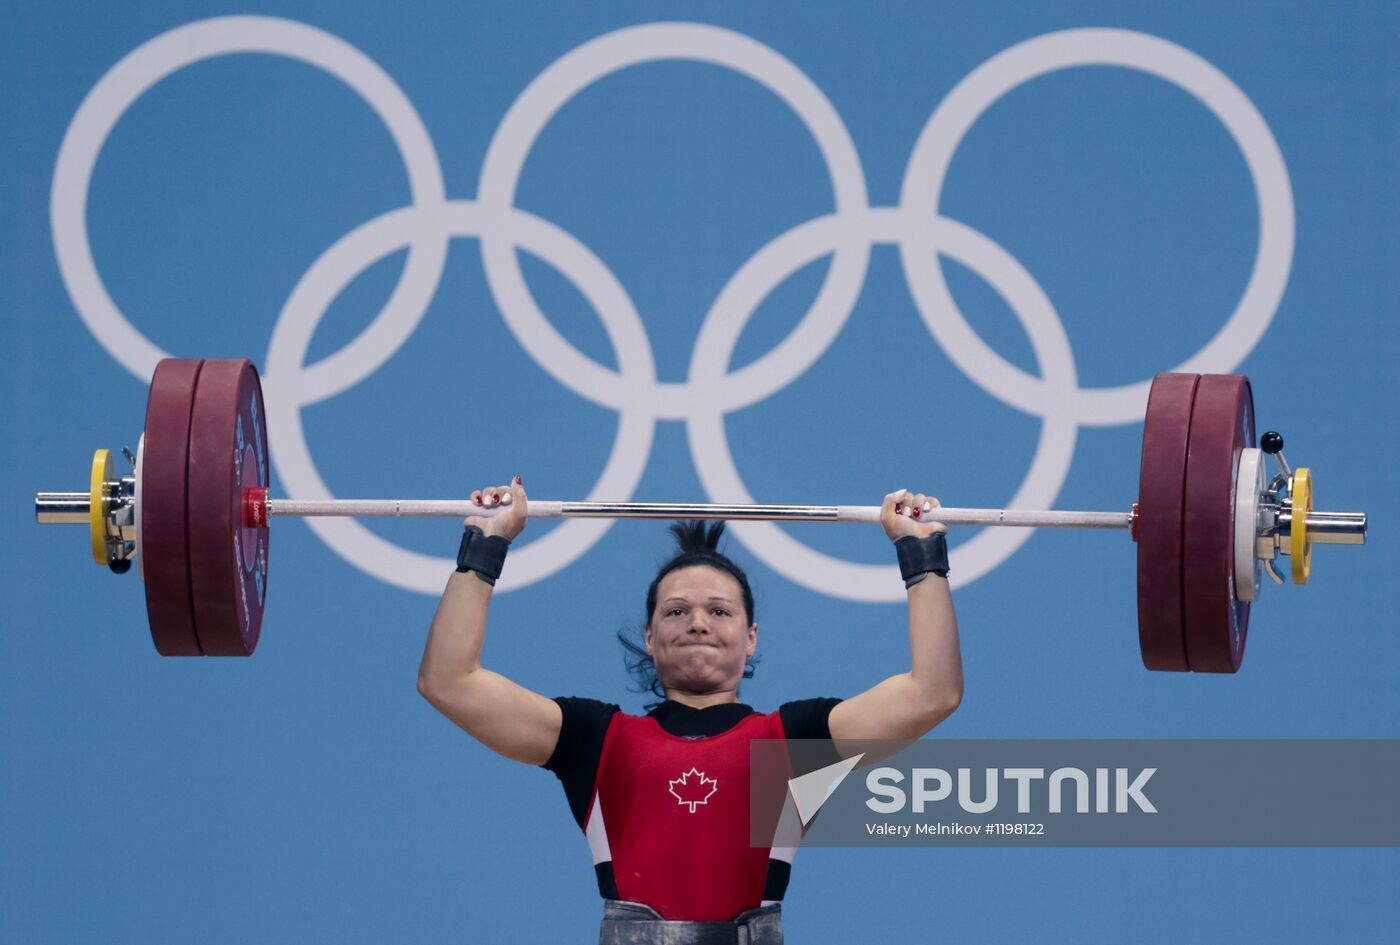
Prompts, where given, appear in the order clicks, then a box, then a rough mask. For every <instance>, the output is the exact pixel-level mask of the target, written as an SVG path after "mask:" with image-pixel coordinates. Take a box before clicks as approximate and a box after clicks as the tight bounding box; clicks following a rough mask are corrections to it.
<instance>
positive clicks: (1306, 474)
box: [1288, 466, 1313, 584]
mask: <svg viewBox="0 0 1400 945" xmlns="http://www.w3.org/2000/svg"><path fill="white" fill-rule="evenodd" d="M1312 507H1313V483H1312V470H1311V469H1309V468H1308V467H1306V466H1299V467H1298V468H1297V469H1296V470H1294V471H1293V521H1292V524H1291V526H1290V530H1289V537H1288V544H1289V552H1290V555H1289V556H1290V557H1291V558H1292V559H1293V583H1294V584H1306V583H1308V572H1310V571H1311V570H1312V542H1311V541H1310V540H1309V539H1308V513H1309V512H1311V511H1312Z"/></svg>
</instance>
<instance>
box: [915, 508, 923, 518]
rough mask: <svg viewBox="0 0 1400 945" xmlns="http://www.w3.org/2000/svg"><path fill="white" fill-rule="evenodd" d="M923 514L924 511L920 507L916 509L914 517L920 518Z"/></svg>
mask: <svg viewBox="0 0 1400 945" xmlns="http://www.w3.org/2000/svg"><path fill="white" fill-rule="evenodd" d="M922 514H923V513H922V512H920V511H919V510H918V509H915V510H914V517H915V518H918V517H919V516H920V515H922Z"/></svg>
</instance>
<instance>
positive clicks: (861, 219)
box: [687, 208, 1078, 601]
mask: <svg viewBox="0 0 1400 945" xmlns="http://www.w3.org/2000/svg"><path fill="white" fill-rule="evenodd" d="M826 220H827V221H828V222H827V224H826V227H825V232H826V233H827V234H828V235H830V236H831V237H832V238H833V239H834V238H835V234H836V232H837V231H838V230H841V231H845V232H848V233H849V232H852V231H858V232H860V233H861V234H862V235H863V236H864V238H865V239H867V240H869V241H871V242H874V241H876V240H881V241H886V242H898V243H900V244H901V245H907V244H908V243H911V242H912V243H917V244H920V245H923V246H925V247H927V248H929V249H930V251H935V250H936V251H941V252H945V253H947V254H948V255H949V256H951V257H952V258H954V259H956V260H957V261H958V262H960V263H962V264H963V265H964V266H967V267H968V268H969V269H971V270H973V271H974V272H977V273H978V274H980V275H981V276H982V277H983V278H984V279H985V280H986V281H987V283H988V284H989V285H991V286H992V287H993V288H995V289H996V290H997V291H998V292H999V293H1000V294H1001V295H1002V297H1003V298H1004V299H1005V300H1006V302H1007V304H1008V305H1009V306H1010V307H1011V309H1012V311H1014V312H1015V313H1016V317H1017V318H1019V319H1020V320H1021V324H1022V325H1023V326H1025V329H1026V334H1027V336H1028V337H1029V338H1030V341H1031V346H1032V348H1033V350H1034V351H1035V355H1036V360H1037V361H1038V363H1039V364H1040V367H1041V370H1042V371H1044V373H1045V376H1046V381H1045V383H1046V385H1047V386H1049V387H1051V388H1052V389H1053V390H1055V391H1056V392H1057V393H1058V392H1065V391H1069V390H1072V389H1075V387H1076V385H1077V378H1076V373H1075V367H1074V358H1073V355H1072V353H1071V351H1070V347H1069V338H1068V337H1067V336H1066V335H1065V332H1064V326H1063V325H1062V324H1061V322H1060V319H1059V316H1058V315H1057V314H1056V313H1055V309H1054V307H1053V306H1052V305H1051V304H1050V300H1049V299H1048V298H1046V297H1045V293H1044V292H1043V291H1041V289H1040V286H1039V285H1037V284H1036V282H1035V280H1034V279H1032V278H1031V276H1030V274H1029V273H1027V272H1026V271H1025V270H1024V269H1023V268H1021V266H1020V264H1019V263H1017V262H1016V260H1015V259H1014V258H1013V257H1012V256H1011V255H1010V254H1009V253H1007V252H1006V251H1005V250H1004V249H1002V248H1001V247H1000V246H998V245H997V244H995V243H993V242H992V241H991V240H990V239H988V238H987V237H985V236H983V235H982V234H980V233H978V232H976V231H975V230H973V229H971V228H969V227H967V226H965V225H963V224H961V223H958V222H956V221H954V220H948V219H946V218H942V217H940V218H938V219H937V220H934V221H926V220H921V219H919V218H918V217H915V216H913V215H911V214H908V213H904V212H901V211H896V210H889V209H883V208H875V209H871V210H870V211H869V212H868V213H866V214H863V215H860V216H856V215H846V216H842V217H839V218H838V217H828V218H826ZM815 232H823V231H822V230H821V229H818V230H816V231H815ZM808 245H809V248H811V249H813V250H814V251H816V252H817V253H818V254H820V247H819V246H818V245H817V243H816V241H815V240H812V241H810V242H809V244H808ZM814 258H815V257H814ZM810 261H811V260H810V259H806V258H803V257H802V256H801V255H797V254H794V255H792V256H791V257H790V258H789V260H788V262H789V264H790V265H792V266H793V269H792V271H796V270H797V269H799V268H801V267H802V266H804V265H806V264H807V263H808V262H810ZM789 275H790V272H786V271H772V272H770V273H768V278H769V279H770V280H771V283H772V286H776V285H778V284H780V283H781V282H782V281H783V280H784V279H786V278H788V276H789ZM772 286H770V288H771V287H772ZM762 294H766V293H758V296H759V297H761V295H762ZM752 312H753V309H752V308H750V309H749V314H752ZM746 320H747V317H745V318H744V319H742V320H741V319H728V320H726V321H725V322H724V327H725V330H726V335H725V337H718V335H717V337H716V339H715V341H714V342H713V346H712V347H710V348H707V349H706V351H707V353H709V354H710V356H712V357H717V356H718V355H720V354H721V353H725V352H729V351H732V350H733V343H734V339H737V338H738V336H739V334H740V333H741V332H742V331H743V327H744V323H745V321H746ZM724 367H725V365H723V364H721V363H718V362H715V361H702V362H700V363H698V364H695V365H694V366H693V371H694V373H693V375H692V378H693V379H694V377H696V376H702V377H706V378H708V377H711V376H713V375H715V374H717V373H719V372H721V371H723V370H724ZM1077 431H1078V425H1077V424H1076V423H1075V421H1074V419H1073V418H1072V417H1069V416H1067V415H1065V414H1046V415H1045V421H1044V426H1043V427H1042V429H1041V435H1040V443H1039V445H1038V446H1037V448H1036V452H1035V457H1034V458H1033V459H1032V461H1031V468H1030V470H1029V471H1028V472H1027V474H1026V478H1025V480H1024V481H1023V482H1022V484H1021V488H1020V489H1019V490H1017V492H1016V495H1015V496H1014V497H1013V498H1012V499H1011V501H1010V502H1009V503H1008V505H1009V506H1011V507H1015V508H1026V509H1047V508H1050V507H1051V505H1052V504H1053V503H1054V501H1055V497H1056V496H1057V495H1058V494H1059V490H1060V487H1061V485H1062V484H1063V483H1064V481H1065V476H1066V475H1068V473H1069V467H1070V462H1071V460H1072V459H1073V457H1074V443H1075V437H1076V433H1077ZM687 432H688V434H689V438H690V453H691V457H692V459H693V461H694V463H695V468H696V470H697V471H698V472H699V473H700V481H701V484H702V485H704V487H705V491H706V492H707V493H708V494H709V495H710V497H711V500H712V501H717V502H735V503H750V502H753V501H754V500H753V498H752V496H751V495H750V493H749V491H748V489H747V488H746V487H745V486H744V484H743V481H742V479H741V478H740V476H739V471H738V468H737V466H736V465H735V463H734V456H733V454H732V453H731V452H730V449H729V440H728V437H727V436H726V435H725V431H724V418H723V413H722V412H721V411H720V410H715V409H712V410H709V411H707V412H705V413H700V412H699V408H697V412H696V413H695V414H692V416H691V418H690V422H689V424H688V425H687ZM905 491H908V490H905ZM732 527H733V529H734V533H735V535H737V536H738V537H739V539H740V540H741V541H742V542H743V543H744V544H745V546H747V547H748V548H749V549H750V550H751V551H753V553H754V554H756V555H757V556H758V557H759V558H760V559H762V560H763V562H764V563H765V564H767V565H768V566H769V567H771V568H773V569H774V570H776V571H778V572H779V573H780V574H782V575H783V576H784V577H786V578H788V579H789V580H791V581H793V582H795V583H797V584H800V585H802V586H803V587H807V588H810V589H811V590H814V591H819V592H820V593H823V594H829V595H831V596H833V597H842V598H846V599H848V600H860V601H897V600H902V599H903V598H904V594H905V592H904V585H903V582H902V581H900V580H899V569H898V568H897V567H895V566H894V565H869V564H856V563H853V562H850V561H844V560H842V559H840V558H834V557H831V556H829V555H825V554H822V553H821V552H818V551H814V550H813V549H811V548H809V547H807V546H806V545H804V544H802V543H801V542H799V541H797V540H796V539H795V538H793V537H792V536H790V535H789V534H787V532H785V531H783V530H782V529H781V528H779V527H778V526H777V525H776V524H774V523H771V522H735V523H733V525H732ZM1032 531H1033V530H1032V529H1028V528H987V529H983V530H982V531H981V532H980V533H978V534H977V535H976V536H975V537H973V538H972V539H970V540H968V541H966V542H964V543H963V544H961V545H959V546H958V547H957V548H955V549H953V550H952V552H951V553H950V554H949V579H950V582H951V583H952V584H953V586H954V587H957V586H961V585H966V584H968V583H970V582H972V581H975V580H977V579H978V578H979V577H981V576H982V575H984V574H986V573H987V572H989V571H991V570H992V569H993V568H995V567H996V566H997V565H998V564H1000V563H1001V562H1002V561H1004V560H1005V559H1006V558H1007V557H1009V556H1010V555H1011V554H1012V553H1013V552H1014V551H1015V550H1016V549H1017V548H1019V547H1020V546H1021V545H1023V544H1025V542H1026V541H1027V540H1029V539H1030V536H1031V532H1032Z"/></svg>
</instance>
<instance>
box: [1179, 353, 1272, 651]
mask: <svg viewBox="0 0 1400 945" xmlns="http://www.w3.org/2000/svg"><path fill="white" fill-rule="evenodd" d="M1253 445H1254V395H1253V393H1252V392H1251V391H1250V387H1249V378H1247V377H1243V376H1241V375H1238V374H1207V375H1205V376H1203V377H1202V378H1201V383H1200V386H1199V387H1198V388H1197V389H1196V403H1195V404H1194V405H1193V406H1192V408H1191V445H1190V447H1189V449H1188V450H1187V458H1186V510H1185V531H1184V543H1185V551H1186V554H1185V557H1184V558H1183V559H1182V560H1183V566H1182V572H1181V579H1182V603H1183V608H1184V612H1185V617H1186V624H1185V626H1186V658H1187V660H1188V661H1189V662H1190V664H1191V668H1192V669H1193V670H1195V671H1196V672H1198V673H1233V672H1237V671H1238V670H1239V668H1240V661H1241V660H1242V659H1244V642H1245V636H1246V634H1247V632H1248V630H1249V604H1247V603H1245V602H1243V601H1240V600H1237V599H1236V598H1235V552H1234V546H1235V477H1236V475H1238V471H1239V465H1240V450H1242V449H1244V448H1245V447H1249V446H1253Z"/></svg>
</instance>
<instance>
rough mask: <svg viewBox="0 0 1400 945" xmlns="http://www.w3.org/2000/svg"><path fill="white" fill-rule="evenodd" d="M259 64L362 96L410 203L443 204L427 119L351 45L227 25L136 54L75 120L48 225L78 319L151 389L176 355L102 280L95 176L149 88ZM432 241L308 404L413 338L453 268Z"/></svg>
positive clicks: (243, 21) (415, 249) (411, 256)
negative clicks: (262, 56)
mask: <svg viewBox="0 0 1400 945" xmlns="http://www.w3.org/2000/svg"><path fill="white" fill-rule="evenodd" d="M253 52H256V53H270V54H273V55H280V56H286V57H288V58H291V59H298V60H301V61H302V62H306V63H309V64H311V65H313V66H317V67H319V68H321V69H323V70H325V71H326V72H328V73H330V74H331V75H333V76H335V77H336V78H337V79H340V81H342V82H344V83H345V84H346V85H348V86H349V87H350V88H351V89H353V90H355V92H356V93H358V94H359V95H360V97H362V98H363V99H364V100H365V102H366V103H367V104H369V106H370V107H371V108H373V109H374V111H375V113H376V114H377V115H378V116H379V117H380V119H381V120H382V121H383V122H384V124H385V126H386V127H387V128H388V130H389V134H390V135H392V136H393V139H394V144H395V145H396V146H397V147H398V149H399V154H400V155H401V156H402V157H403V161H404V167H405V168H406V169H407V171H408V184H409V191H410V193H411V194H412V196H413V201H414V202H415V203H420V204H435V203H441V202H442V200H443V196H444V192H443V185H442V170H441V168H440V167H439V166H438V160H437V152H436V151H435V150H434V148H433V143H432V139H431V138H429V137H428V131H427V129H426V128H425V127H424V126H423V121H422V119H421V118H419V117H418V113H417V112H416V111H414V109H413V105H412V104H411V103H410V102H409V101H408V98H407V97H406V96H405V95H404V94H403V90H401V89H400V88H399V87H398V86H397V85H395V84H394V80H393V79H391V78H389V76H388V75H387V74H386V73H385V72H384V70H383V69H381V68H380V67H379V66H378V65H377V64H376V63H375V62H374V60H372V59H370V58H369V57H368V56H366V55H365V54H364V53H362V52H360V51H359V50H358V49H356V48H355V47H353V46H351V45H350V44H349V43H347V42H345V41H344V40H343V39H340V38H338V37H336V36H332V35H331V34H330V33H327V32H324V31H323V30H318V29H316V28H315V27H312V26H307V25H306V24H304V23H297V22H294V21H292V20H283V19H278V18H275V17H266V16H223V17H215V18H213V19H208V20H200V21H198V22H195V23H190V24H188V25H186V26H181V27H177V28H176V29H173V30H170V31H169V32H166V33H162V34H161V35H159V36H157V37H156V38H154V39H152V40H150V41H148V42H146V43H143V44H142V45H141V46H138V47H137V48H136V49H134V50H132V51H131V52H130V53H128V54H127V55H126V56H124V57H122V59H121V61H120V62H118V63H117V64H116V65H115V66H113V67H112V68H111V69H109V70H108V71H107V73H106V74H105V75H103V76H102V78H101V79H100V80H98V82H97V84H96V85H95V86H93V88H92V91H90V92H89V93H88V94H87V97H86V98H84V99H83V103H82V105H80V106H79V107H78V111H77V113H76V114H75V115H74V116H73V121H72V122H71V123H70V124H69V126H68V130H67V132H66V133H65V134H64V136H63V143H62V144H61V145H60V146H59V149H58V161H57V163H56V165H55V167H54V180H53V193H52V197H51V202H50V205H49V217H50V225H51V227H52V229H53V241H54V252H55V253H56V255H57V257H58V268H59V274H60V275H61V276H62V278H63V284H64V285H65V286H66V287H67V289H68V295H69V297H70V298H71V299H72V300H73V304H74V306H75V307H76V308H77V310H78V314H79V315H80V316H81V317H82V319H83V321H84V322H85V323H86V324H87V326H88V329H89V330H90V331H91V332H92V333H93V335H94V337H96V338H97V340H98V342H99V343H101V345H102V346H103V347H104V348H106V349H107V351H108V352H109V353H110V354H111V355H112V357H114V358H116V360H117V362H118V363H119V364H121V365H122V366H123V367H125V368H126V369H127V370H128V371H130V372H131V373H132V374H135V375H136V376H137V377H138V378H140V379H141V380H142V381H147V382H148V381H150V379H151V375H152V374H154V373H155V369H156V363H157V362H158V361H160V359H161V358H165V357H168V356H169V355H167V354H166V352H165V351H163V350H161V348H160V347H158V346H157V345H156V344H155V343H154V342H152V341H151V340H150V339H149V338H147V337H146V336H145V335H143V334H141V333H140V332H139V331H137V330H136V328H135V327H134V326H133V325H132V324H131V322H130V321H129V320H128V319H127V317H126V316H125V315H123V314H122V312H121V310H120V309H118V308H117V305H116V303H115V302H114V301H112V297H111V296H110V295H109V294H108V292H107V288H106V286H105V285H103V283H102V277H101V275H100V274H99V273H98V271H97V264H96V262H94V260H93V257H92V245H91V243H90V242H89V240H88V233H87V201H88V188H89V186H90V185H91V183H92V170H93V167H94V166H95V165H96V163H97V157H98V155H99V154H101V153H102V147H103V145H104V144H106V141H107V137H108V135H110V134H111V133H112V129H113V128H114V127H116V124H117V121H118V120H120V119H121V117H122V115H124V114H125V113H126V110H127V109H128V108H130V107H131V106H132V104H133V103H135V101H136V100H137V99H138V98H140V97H141V96H142V95H144V94H145V93H146V90H148V89H149V88H150V87H151V86H153V85H155V84H156V83H157V82H159V81H160V80H161V79H164V78H165V77H166V76H168V75H170V74H171V73H173V72H177V71H179V70H180V69H183V68H185V67H186V66H189V65H192V64H194V63H196V62H200V61H201V60H204V59H209V58H212V57H215V56H223V55H228V54H231V53H253ZM432 236H433V234H432V233H431V232H426V233H422V234H418V235H417V236H416V237H415V239H414V240H413V242H412V243H411V245H410V248H409V253H408V260H407V262H406V263H405V265H404V270H403V274H402V275H401V276H400V278H399V284H398V286H397V287H396V288H395V289H394V293H393V295H392V296H390V298H389V301H388V303H386V304H385V306H384V309H383V311H381V312H380V313H379V315H378V316H376V317H375V319H374V321H373V322H371V323H370V325H369V327H368V328H366V329H365V331H364V332H362V333H361V334H360V336H359V337H357V338H356V339H355V340H354V341H353V342H351V343H350V344H349V345H347V346H346V347H345V348H343V349H341V350H340V351H338V352H336V353H335V354H333V355H330V356H329V357H327V358H325V359H324V360H322V361H320V362H318V363H317V364H315V365H312V366H311V367H310V368H308V369H307V374H308V375H309V380H307V382H306V384H307V388H306V389H307V391H308V394H309V395H313V392H314V397H315V399H321V398H324V397H329V396H331V395H332V394H336V393H339V392H340V391H342V390H344V389H345V388H346V387H347V386H349V384H342V385H341V386H337V382H336V380H334V379H333V376H334V375H337V374H340V375H341V376H342V380H343V378H344V377H350V378H362V377H364V376H366V375H367V374H369V373H370V372H372V371H374V370H375V369H376V368H378V367H379V366H380V365H381V364H383V363H384V360H385V359H386V358H387V357H388V356H389V354H391V353H392V352H393V351H394V350H395V349H397V348H398V346H399V345H400V344H402V343H403V339H404V338H406V337H407V336H408V335H409V334H411V333H412V331H413V328H414V326H415V325H416V324H417V318H416V317H414V316H413V315H412V312H413V311H414V307H415V306H420V307H421V308H426V307H427V304H428V301H429V300H431V299H432V296H433V293H434V292H435V291H436V289H437V283H438V278H439V277H440V276H441V274H442V268H443V263H444V261H445V260H446V258H447V244H446V242H445V241H437V240H433V239H431V237H432ZM419 317H421V314H420V316H419ZM386 352H388V353H387V354H386ZM350 383H353V381H351V382H350Z"/></svg>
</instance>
